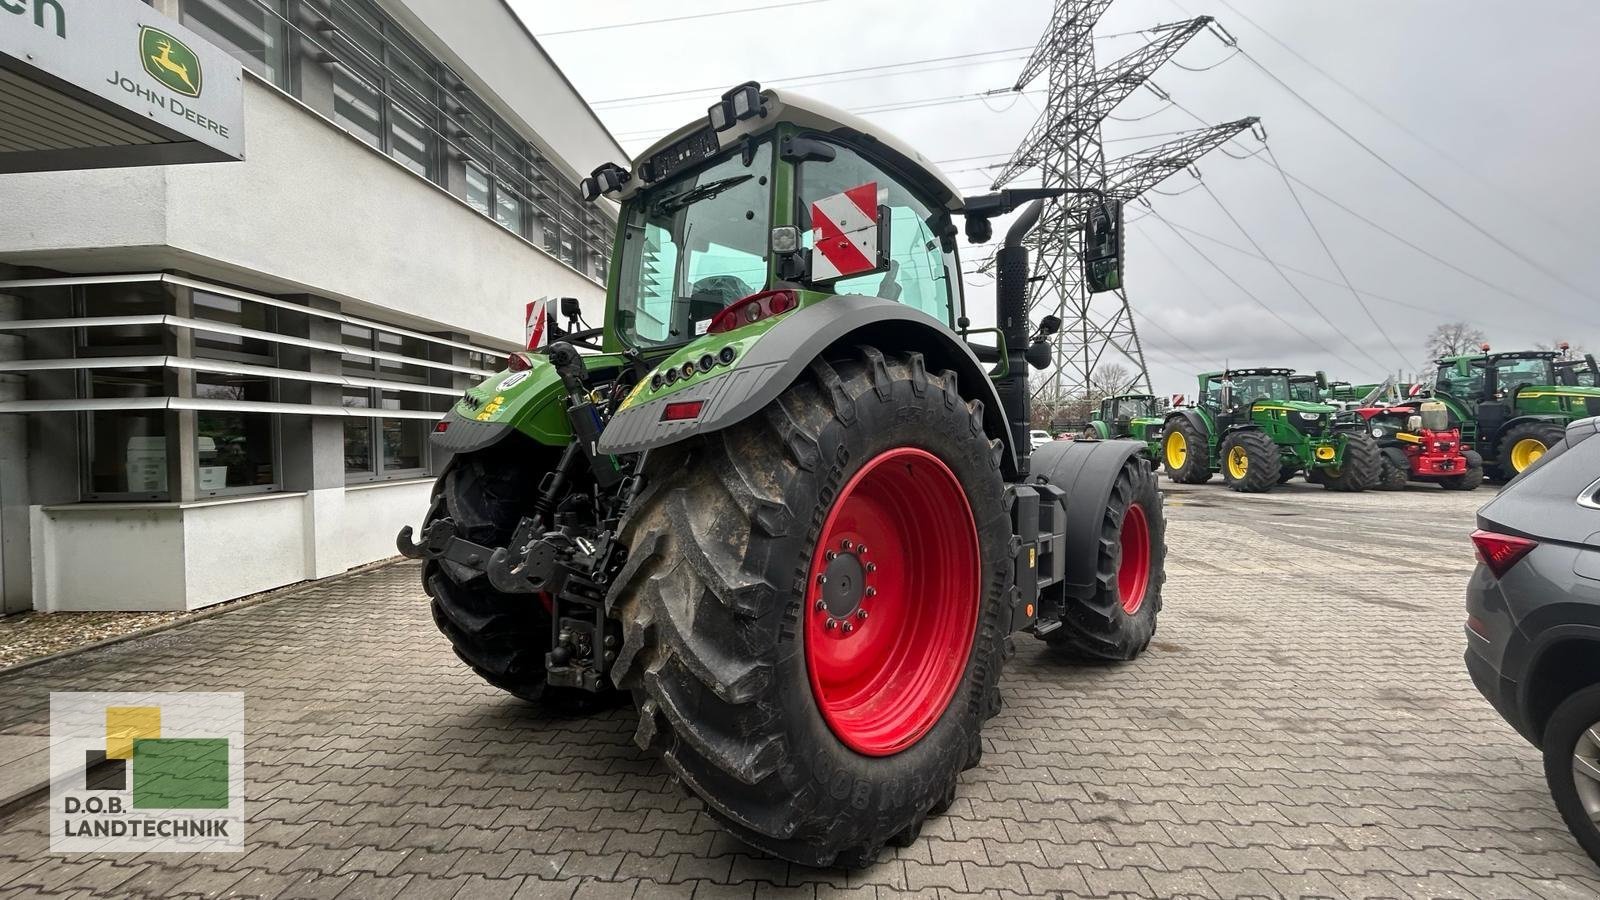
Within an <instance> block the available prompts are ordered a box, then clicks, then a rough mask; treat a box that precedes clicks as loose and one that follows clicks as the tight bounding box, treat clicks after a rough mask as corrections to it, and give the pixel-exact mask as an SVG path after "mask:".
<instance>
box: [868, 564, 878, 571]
mask: <svg viewBox="0 0 1600 900" xmlns="http://www.w3.org/2000/svg"><path fill="white" fill-rule="evenodd" d="M867 571H868V572H876V571H878V564H877V563H867Z"/></svg>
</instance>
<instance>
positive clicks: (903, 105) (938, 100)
mask: <svg viewBox="0 0 1600 900" xmlns="http://www.w3.org/2000/svg"><path fill="white" fill-rule="evenodd" d="M1010 93H1011V91H1010V90H1009V89H1005V88H1002V89H997V90H991V91H983V92H980V93H976V94H952V95H950V96H946V97H929V98H925V99H922V100H905V101H900V102H897V103H889V104H885V105H882V106H857V107H851V108H849V109H847V110H845V112H848V113H854V114H856V115H867V114H871V113H886V112H900V111H902V110H907V109H924V108H927V107H930V106H946V105H949V104H951V103H971V102H972V101H974V100H984V99H987V98H989V97H993V96H999V95H1000V94H1010ZM1023 93H1024V94H1042V93H1045V92H1044V91H1025V92H1023ZM678 124H682V123H678ZM678 124H674V125H667V126H664V127H661V128H651V129H640V130H638V131H624V132H621V133H619V134H618V135H617V137H618V138H628V139H634V138H641V137H652V136H658V135H663V134H666V133H667V132H668V131H670V130H672V129H673V128H677V127H678Z"/></svg>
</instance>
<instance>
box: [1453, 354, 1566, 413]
mask: <svg viewBox="0 0 1600 900" xmlns="http://www.w3.org/2000/svg"><path fill="white" fill-rule="evenodd" d="M1559 383H1560V382H1559V380H1558V378H1557V375H1556V354H1555V352H1554V351H1551V350H1524V351H1518V352H1515V353H1484V354H1483V355H1481V356H1455V357H1447V358H1445V359H1441V360H1439V369H1438V374H1437V377H1436V378H1435V379H1434V389H1435V390H1437V391H1439V392H1440V393H1445V394H1449V395H1450V396H1451V397H1453V398H1455V399H1456V400H1458V401H1460V402H1462V403H1464V404H1467V405H1468V406H1472V407H1476V406H1477V405H1478V404H1480V403H1488V402H1496V401H1507V402H1509V401H1511V400H1512V399H1513V398H1514V397H1515V396H1516V394H1517V392H1518V391H1520V390H1522V389H1523V388H1526V387H1528V386H1530V385H1556V384H1559Z"/></svg>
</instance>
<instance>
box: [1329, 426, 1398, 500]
mask: <svg viewBox="0 0 1600 900" xmlns="http://www.w3.org/2000/svg"><path fill="white" fill-rule="evenodd" d="M1382 467H1383V451H1382V450H1379V449H1378V442H1377V441H1375V440H1373V438H1372V435H1370V434H1367V433H1366V432H1365V431H1352V432H1347V433H1346V434H1345V442H1344V458H1343V459H1341V460H1340V461H1339V468H1337V469H1325V470H1323V471H1324V472H1325V474H1326V480H1325V481H1323V483H1322V486H1323V487H1324V488H1326V489H1328V490H1330V491H1342V492H1344V493H1347V494H1357V493H1360V492H1362V491H1364V490H1366V489H1368V488H1370V487H1375V486H1377V484H1378V474H1379V471H1380V470H1381V469H1382ZM1403 486H1404V485H1402V487H1403Z"/></svg>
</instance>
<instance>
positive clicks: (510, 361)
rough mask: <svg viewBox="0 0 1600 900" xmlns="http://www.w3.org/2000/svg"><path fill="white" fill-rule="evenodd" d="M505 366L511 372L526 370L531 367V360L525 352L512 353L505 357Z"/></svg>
mask: <svg viewBox="0 0 1600 900" xmlns="http://www.w3.org/2000/svg"><path fill="white" fill-rule="evenodd" d="M506 368H508V369H510V370H511V371H513V372H526V371H528V370H529V369H531V368H533V360H532V358H530V357H529V356H528V354H526V353H513V354H511V355H510V356H508V357H506Z"/></svg>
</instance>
